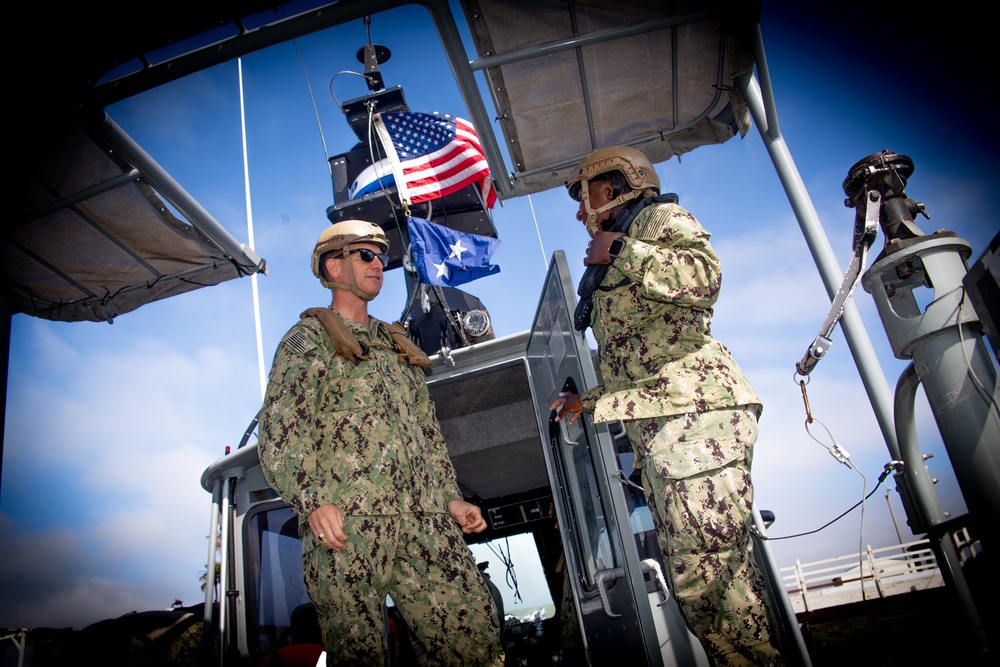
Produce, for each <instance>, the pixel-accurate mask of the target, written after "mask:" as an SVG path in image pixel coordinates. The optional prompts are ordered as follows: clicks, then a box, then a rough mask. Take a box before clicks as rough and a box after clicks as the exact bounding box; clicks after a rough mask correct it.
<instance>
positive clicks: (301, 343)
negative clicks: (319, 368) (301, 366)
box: [285, 330, 316, 354]
mask: <svg viewBox="0 0 1000 667" xmlns="http://www.w3.org/2000/svg"><path fill="white" fill-rule="evenodd" d="M285 345H287V346H288V347H289V348H291V350H292V351H293V352H295V353H297V354H305V353H307V352H308V351H309V350H311V349H313V348H315V347H316V343H315V342H313V341H311V340H309V339H308V338H306V336H305V333H303V332H302V331H301V330H296V331H293V332H291V333H290V334H288V335H287V336H285Z"/></svg>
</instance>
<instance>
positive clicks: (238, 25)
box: [0, 0, 760, 322]
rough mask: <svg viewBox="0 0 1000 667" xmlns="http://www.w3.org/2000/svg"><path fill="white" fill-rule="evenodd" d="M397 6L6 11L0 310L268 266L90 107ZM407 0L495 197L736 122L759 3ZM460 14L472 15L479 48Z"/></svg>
mask: <svg viewBox="0 0 1000 667" xmlns="http://www.w3.org/2000/svg"><path fill="white" fill-rule="evenodd" d="M404 4H413V3H407V2H402V1H401V0H371V1H368V2H364V3H345V2H331V3H323V2H319V1H316V0H314V1H312V2H308V1H307V2H287V3H277V2H273V1H272V2H267V1H261V0H257V1H254V2H244V3H222V4H221V5H216V4H214V3H210V6H206V5H204V3H201V2H193V1H189V0H178V1H176V2H172V3H170V5H169V9H170V11H165V12H153V13H151V14H149V15H152V16H157V17H158V18H157V19H156V21H155V22H154V21H151V20H149V19H148V18H146V16H147V14H146V13H143V15H142V17H140V16H139V15H138V14H136V13H135V12H134V11H133V10H132V5H131V4H130V3H126V2H124V1H123V0H109V1H108V2H105V3H101V4H100V6H90V7H86V8H83V7H77V6H70V7H68V8H66V9H64V10H59V11H49V10H48V9H45V8H43V7H36V8H35V9H29V10H27V12H28V14H27V16H26V18H25V19H24V20H23V22H22V24H21V26H22V30H23V32H24V38H25V39H26V40H27V43H30V44H32V45H33V47H35V51H36V53H35V54H34V55H33V57H32V58H30V59H29V58H26V59H25V61H30V62H27V63H26V64H25V66H24V68H23V69H21V70H19V71H18V72H17V73H16V74H15V75H14V93H15V97H16V98H17V99H18V100H19V101H23V102H24V106H25V109H26V113H24V114H23V116H22V120H23V128H22V131H21V132H18V133H16V135H17V136H15V137H14V143H13V147H14V150H15V152H16V153H19V154H21V155H25V156H27V165H28V168H27V169H25V170H23V171H21V172H19V173H18V177H17V178H16V179H15V182H16V183H17V184H18V185H17V186H16V187H19V193H18V194H19V207H18V210H17V213H16V215H15V216H13V219H12V220H9V221H8V222H7V223H5V224H4V226H3V234H2V236H0V289H2V292H0V295H2V303H0V305H2V306H4V307H5V309H6V310H8V311H9V312H10V313H18V312H22V313H26V314H29V315H32V316H36V317H42V318H46V319H52V320H62V321H86V320H89V321H102V320H106V321H109V322H110V321H112V320H113V319H114V318H115V317H116V316H118V315H120V314H122V313H126V312H129V311H131V310H134V309H136V308H139V307H140V306H142V305H143V304H146V303H149V302H152V301H156V300H158V299H163V298H166V297H169V296H173V295H176V294H181V293H184V292H188V291H190V290H193V289H197V288H200V287H204V286H208V285H215V284H218V283H220V282H223V281H225V280H230V279H232V278H237V277H240V276H246V275H251V274H253V273H256V272H266V263H265V261H264V260H263V259H261V258H260V257H259V256H257V255H256V253H254V252H253V250H252V249H250V248H249V247H247V246H246V245H245V244H241V243H239V242H238V241H237V240H236V239H235V238H233V237H232V236H231V235H230V234H229V233H228V232H227V231H226V230H225V229H224V228H223V227H222V226H221V225H220V224H219V223H218V222H217V221H216V220H215V219H214V218H213V217H212V216H211V214H209V213H208V212H207V211H206V210H205V209H204V208H202V207H201V206H200V205H199V204H198V202H196V201H194V200H193V199H192V198H191V197H190V195H188V193H187V192H185V191H184V189H183V188H182V187H181V186H180V185H179V184H178V183H176V182H175V181H174V180H173V179H172V178H171V177H170V175H169V174H167V173H166V172H165V171H164V170H163V169H161V168H160V167H159V165H157V164H156V163H155V162H154V161H153V160H152V159H151V158H150V157H149V156H148V155H147V154H146V153H145V151H144V150H143V149H142V148H141V147H140V146H138V145H137V144H136V143H135V142H134V141H132V139H131V138H129V137H128V136H127V135H126V134H125V133H124V132H123V131H122V129H121V128H119V127H118V126H117V125H116V124H115V123H114V121H113V120H111V119H110V118H108V117H107V115H106V114H105V113H104V109H105V108H106V107H107V106H108V105H110V104H112V103H114V102H116V101H120V100H122V99H125V98H127V97H130V96H132V95H135V94H138V93H140V92H143V91H145V90H149V89H151V88H154V87H156V86H158V85H161V84H163V83H166V82H168V81H172V80H175V79H178V78H181V77H183V76H185V75H187V74H191V73H193V72H196V71H199V70H202V69H206V68H208V67H211V66H213V65H217V64H220V63H222V62H226V61H229V60H232V59H234V58H237V57H239V56H242V55H245V54H247V53H250V52H253V51H256V50H259V49H262V48H265V47H267V46H271V45H273V44H277V43H281V42H285V41H288V40H291V39H294V38H296V37H300V36H302V35H306V34H309V33H312V32H316V31H319V30H322V29H324V28H328V27H331V26H334V25H338V24H341V23H345V22H348V21H352V20H358V19H361V18H363V17H365V16H367V15H371V14H375V13H377V12H380V11H385V10H390V9H392V8H394V7H398V6H401V5H404ZM417 4H421V5H424V6H425V7H427V9H428V10H429V11H430V14H431V16H432V18H433V20H434V23H435V26H436V28H437V30H438V34H439V37H440V39H441V43H442V45H443V47H444V50H445V53H446V55H447V57H448V60H449V62H450V64H451V67H452V70H453V73H454V75H455V79H456V82H457V84H458V86H459V89H460V91H461V94H462V96H463V99H464V101H465V102H466V106H467V107H468V111H469V117H470V120H472V122H473V124H474V125H475V126H476V130H477V133H478V134H479V136H480V140H481V142H482V143H483V149H484V152H485V154H486V157H487V160H488V161H489V163H490V169H491V173H492V174H493V182H494V187H495V189H496V192H497V194H498V196H499V198H500V199H501V200H503V199H508V198H512V197H517V196H522V195H526V194H531V193H535V192H540V191H543V190H547V189H549V188H552V187H557V186H561V185H562V184H563V183H564V182H565V181H566V180H567V178H568V174H569V171H570V170H571V169H572V168H573V166H574V165H575V164H576V162H577V161H578V160H579V159H580V158H581V157H582V156H583V155H585V154H586V153H588V152H590V151H591V150H593V149H595V148H599V147H603V146H607V145H613V144H628V145H632V146H635V147H638V148H640V149H641V150H643V151H644V152H646V153H647V154H648V155H649V156H650V158H651V159H652V161H653V162H654V163H655V162H661V161H664V160H667V159H669V158H671V157H673V156H674V155H681V154H683V153H686V152H688V151H691V150H693V149H695V148H697V147H698V146H701V145H704V144H710V143H713V144H714V143H721V142H724V141H726V140H728V139H729V138H731V137H733V136H736V135H737V134H740V135H742V134H744V133H745V132H746V131H747V130H748V128H749V127H750V120H749V114H748V111H747V105H746V103H745V101H744V99H743V97H742V95H741V93H740V91H739V88H738V87H736V86H735V85H734V77H737V76H738V75H740V74H746V73H750V72H751V71H752V69H753V66H754V58H753V49H752V44H753V30H754V26H755V25H756V22H757V21H758V20H759V11H760V6H759V3H756V2H752V3H738V2H728V1H716V2H698V1H696V0H687V1H681V2H676V1H674V2H668V1H662V2H642V3H634V6H630V5H627V4H624V5H623V4H622V3H620V2H617V0H588V1H581V0H573V1H568V0H535V1H534V2H532V3H523V2H518V1H517V0H462V2H460V3H449V2H448V1H447V0H424V1H423V2H420V3H417ZM455 8H460V11H461V12H462V13H463V14H464V17H456V16H455V13H453V10H454V9H455ZM160 19H162V20H160ZM460 19H461V20H464V21H466V22H467V24H468V26H469V28H470V32H471V35H472V39H473V42H474V45H475V49H476V52H477V54H476V58H474V59H470V58H469V55H468V52H467V48H466V44H465V43H464V42H463V40H462V39H461V37H460V34H459V31H458V20H460ZM111 26H114V28H113V29H112V28H111ZM168 47H169V48H168ZM478 72H484V74H485V83H484V82H482V81H477V80H476V75H477V73H478ZM487 93H488V96H489V97H490V98H491V102H492V104H491V106H493V110H492V111H487V108H486V107H487V105H486V101H485V98H486V96H487ZM498 135H499V136H498ZM501 142H502V145H503V146H504V147H505V148H506V150H505V151H501V149H500V146H501Z"/></svg>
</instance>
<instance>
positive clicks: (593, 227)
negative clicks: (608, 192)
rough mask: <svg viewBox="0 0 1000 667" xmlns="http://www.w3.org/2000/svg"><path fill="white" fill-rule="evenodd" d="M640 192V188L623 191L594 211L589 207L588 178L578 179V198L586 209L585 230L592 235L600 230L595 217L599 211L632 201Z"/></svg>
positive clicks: (608, 209)
mask: <svg viewBox="0 0 1000 667" xmlns="http://www.w3.org/2000/svg"><path fill="white" fill-rule="evenodd" d="M642 192H643V191H642V190H629V191H628V192H624V193H622V194H620V195H618V196H617V197H615V198H614V199H612V200H611V201H609V202H608V203H607V204H605V205H604V206H602V207H601V208H599V209H597V210H596V211H595V210H594V209H592V208H590V179H587V180H585V181H580V199H581V201H583V206H584V210H586V211H587V220H586V224H587V231H588V232H590V235H591V236H593V235H594V234H596V233H597V232H599V231H601V228H600V227H599V226H598V224H597V217H598V216H599V215H601V213H604V212H605V211H610V210H611V209H613V208H614V207H615V206H621V205H622V204H624V203H625V202H628V201H632V200H633V199H635V198H636V197H638V196H639V195H641V194H642Z"/></svg>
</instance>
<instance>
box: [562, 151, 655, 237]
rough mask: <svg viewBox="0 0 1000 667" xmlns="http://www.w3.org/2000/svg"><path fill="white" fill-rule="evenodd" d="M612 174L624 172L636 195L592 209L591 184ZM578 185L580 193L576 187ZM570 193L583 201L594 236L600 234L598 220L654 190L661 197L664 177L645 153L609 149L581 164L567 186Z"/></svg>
mask: <svg viewBox="0 0 1000 667" xmlns="http://www.w3.org/2000/svg"><path fill="white" fill-rule="evenodd" d="M610 171H618V172H621V173H622V175H624V176H625V179H626V180H627V181H628V184H629V186H631V188H632V191H631V192H624V193H622V194H620V195H619V196H618V197H616V198H615V199H614V200H613V201H610V202H608V203H607V204H605V205H604V206H602V207H601V208H600V209H598V210H596V211H595V210H594V209H592V208H590V188H589V187H588V184H589V182H590V180H591V179H593V178H595V177H597V176H600V175H601V174H606V173H608V172H610ZM577 184H579V193H577V191H576V187H575V186H577ZM566 189H567V190H568V191H569V193H570V196H571V197H573V199H575V200H576V201H583V205H584V209H585V210H586V211H587V220H586V223H587V230H588V231H589V232H590V234H591V235H594V234H595V233H597V216H599V215H600V214H601V213H604V212H605V211H607V210H609V209H612V208H614V207H615V206H618V205H620V204H624V203H625V202H627V201H630V200H632V199H635V198H636V197H640V196H643V195H644V193H645V192H646V190H653V191H655V192H653V193H652V194H659V193H660V177H659V176H657V174H656V170H655V169H654V168H653V163H652V162H650V161H649V158H648V157H646V155H645V153H643V152H642V151H640V150H638V149H636V148H632V147H631V146H609V147H608V148H601V149H600V150H596V151H593V152H592V153H589V154H588V155H586V156H585V157H584V158H583V159H582V160H580V163H579V164H578V165H577V166H576V169H575V170H574V171H573V175H572V176H571V177H570V180H569V181H567V182H566Z"/></svg>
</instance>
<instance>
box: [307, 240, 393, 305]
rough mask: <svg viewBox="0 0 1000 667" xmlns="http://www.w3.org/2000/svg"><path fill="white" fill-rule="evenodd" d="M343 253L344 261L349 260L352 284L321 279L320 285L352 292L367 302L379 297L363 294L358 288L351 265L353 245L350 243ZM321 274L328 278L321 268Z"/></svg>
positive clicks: (348, 275) (348, 270)
mask: <svg viewBox="0 0 1000 667" xmlns="http://www.w3.org/2000/svg"><path fill="white" fill-rule="evenodd" d="M341 252H342V253H343V257H344V259H346V260H347V278H348V280H350V281H351V282H350V284H347V283H333V282H330V281H329V280H327V279H326V278H325V277H323V278H320V279H319V282H320V284H321V285H323V287H326V288H327V289H329V288H332V287H339V288H340V289H346V290H350V291H351V292H352V293H353V294H354V295H355V296H357V297H358V298H359V299H364V300H365V301H371V300H372V299H374V298H375V297H376V296H378V295H377V294H369V293H368V292H363V291H362V290H361V288H360V287H358V285H357V283H355V282H354V266H353V265H352V264H351V255H350V252H351V244H350V243H347V244H345V245H344V247H343V248H341ZM320 272H321V274H322V275H323V276H326V271H325V270H323V268H322V267H321V268H320Z"/></svg>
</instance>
